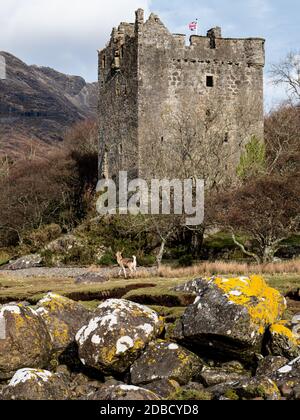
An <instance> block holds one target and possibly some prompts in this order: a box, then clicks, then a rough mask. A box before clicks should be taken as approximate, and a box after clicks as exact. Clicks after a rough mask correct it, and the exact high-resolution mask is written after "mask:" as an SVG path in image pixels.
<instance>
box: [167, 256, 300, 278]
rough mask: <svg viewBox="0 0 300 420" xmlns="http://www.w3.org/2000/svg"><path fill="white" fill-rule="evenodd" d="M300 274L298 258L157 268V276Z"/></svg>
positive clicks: (218, 262) (204, 263) (217, 262)
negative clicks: (280, 260) (278, 260)
mask: <svg viewBox="0 0 300 420" xmlns="http://www.w3.org/2000/svg"><path fill="white" fill-rule="evenodd" d="M287 273H288V274H300V260H291V261H286V262H278V263H269V264H264V265H262V264H261V265H258V264H246V263H243V264H242V263H237V262H224V261H216V262H203V263H201V264H197V265H194V266H192V267H188V268H174V267H170V266H163V267H161V268H160V269H159V276H160V277H164V278H174V277H177V278H181V277H190V276H199V275H205V276H213V275H221V274H224V275H228V274H234V275H250V274H287Z"/></svg>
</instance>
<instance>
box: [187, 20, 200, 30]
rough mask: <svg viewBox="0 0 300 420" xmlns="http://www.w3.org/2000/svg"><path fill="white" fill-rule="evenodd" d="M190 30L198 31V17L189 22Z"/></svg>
mask: <svg viewBox="0 0 300 420" xmlns="http://www.w3.org/2000/svg"><path fill="white" fill-rule="evenodd" d="M189 30H190V31H192V32H195V31H196V32H197V31H198V19H196V20H194V21H193V22H191V23H190V24H189Z"/></svg>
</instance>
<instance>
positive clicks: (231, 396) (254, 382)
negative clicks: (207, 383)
mask: <svg viewBox="0 0 300 420" xmlns="http://www.w3.org/2000/svg"><path fill="white" fill-rule="evenodd" d="M207 391H208V392H210V393H211V394H212V395H213V398H214V399H216V400H220V399H221V400H222V399H224V398H225V399H227V400H253V399H262V400H275V401H276V400H280V398H281V394H280V391H279V389H278V387H277V385H276V383H275V382H274V381H273V380H271V379H270V378H267V377H262V376H260V377H254V378H246V379H243V380H241V381H238V382H237V381H228V382H225V383H222V384H218V385H215V386H212V387H209V388H207Z"/></svg>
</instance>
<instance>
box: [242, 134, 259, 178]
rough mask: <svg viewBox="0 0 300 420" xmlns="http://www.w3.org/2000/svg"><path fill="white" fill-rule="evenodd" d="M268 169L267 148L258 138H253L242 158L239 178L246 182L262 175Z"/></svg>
mask: <svg viewBox="0 0 300 420" xmlns="http://www.w3.org/2000/svg"><path fill="white" fill-rule="evenodd" d="M265 168H266V146H265V144H264V143H263V142H262V141H260V140H259V139H258V138H257V137H255V136H253V137H252V138H251V140H250V142H249V143H248V144H247V146H246V150H245V152H244V153H243V154H242V156H241V160H240V164H239V166H238V168H237V174H238V176H239V177H240V178H241V179H243V180H245V179H247V178H250V177H252V176H259V175H261V174H262V173H263V172H264V170H265Z"/></svg>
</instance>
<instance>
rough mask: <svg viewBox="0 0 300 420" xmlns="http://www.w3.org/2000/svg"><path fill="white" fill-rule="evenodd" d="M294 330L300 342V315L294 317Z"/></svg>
mask: <svg viewBox="0 0 300 420" xmlns="http://www.w3.org/2000/svg"><path fill="white" fill-rule="evenodd" d="M292 330H293V334H294V336H295V337H296V338H297V340H298V343H299V344H300V315H295V316H294V317H293V319H292Z"/></svg>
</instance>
